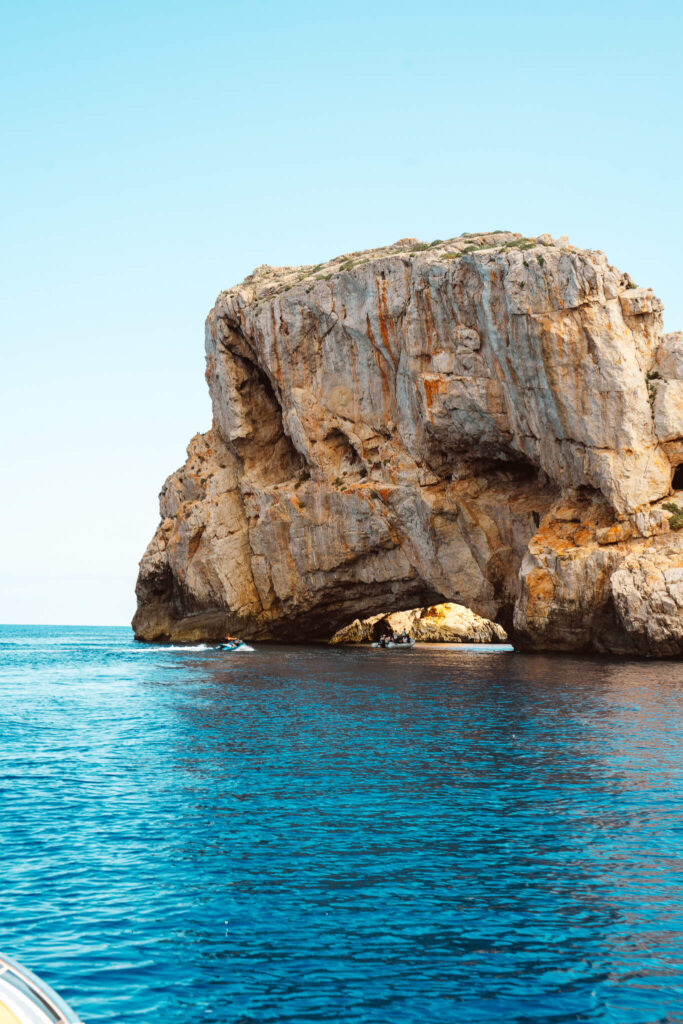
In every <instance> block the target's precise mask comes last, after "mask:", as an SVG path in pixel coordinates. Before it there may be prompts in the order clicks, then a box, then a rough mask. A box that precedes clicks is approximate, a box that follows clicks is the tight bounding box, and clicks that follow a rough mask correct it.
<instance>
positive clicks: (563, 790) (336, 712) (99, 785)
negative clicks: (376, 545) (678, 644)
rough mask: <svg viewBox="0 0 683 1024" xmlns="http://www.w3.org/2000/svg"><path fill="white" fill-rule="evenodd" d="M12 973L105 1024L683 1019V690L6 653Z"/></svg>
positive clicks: (103, 645) (318, 655) (424, 661)
mask: <svg viewBox="0 0 683 1024" xmlns="http://www.w3.org/2000/svg"><path fill="white" fill-rule="evenodd" d="M0 670H1V671H0V729H1V736H0V740H1V742H0V778H1V790H0V827H1V835H0V867H1V871H2V875H1V877H2V887H1V889H0V894H1V895H0V951H4V952H6V953H9V954H10V955H11V956H14V957H17V958H18V959H20V960H22V961H23V962H24V963H26V965H27V966H29V967H32V968H34V969H35V970H37V971H38V972H39V973H40V974H42V975H43V977H45V979H46V980H47V981H49V982H50V983H51V984H52V985H53V986H54V987H55V988H57V990H58V991H59V992H60V993H61V994H62V995H64V996H65V998H66V999H67V1000H69V1001H70V1002H71V1003H72V1004H73V1006H74V1008H75V1009H77V1010H78V1011H79V1012H80V1013H81V1015H82V1016H83V1018H84V1019H85V1021H86V1022H88V1024H94V1022H105V1021H106V1022H112V1024H113V1022H121V1024H126V1022H131V1024H132V1022H141V1021H144V1022H147V1024H152V1022H163V1024H181V1022H182V1024H193V1022H195V1021H204V1020H206V1021H216V1022H230V1024H233V1022H234V1024H246V1022H258V1024H269V1022H321V1021H334V1022H344V1024H346V1022H368V1024H370V1022H372V1024H379V1022H382V1024H384V1022H386V1024H402V1022H409V1024H418V1022H420V1024H421V1022H429V1021H434V1022H445V1021H454V1022H456V1021H457V1022H475V1024H476V1022H491V1024H493V1022H496V1024H498V1022H519V1024H522V1022H524V1024H529V1022H534V1024H540V1022H548V1024H550V1022H553V1024H559V1022H563V1021H614V1022H616V1024H630V1022H634V1024H636V1022H637V1024H652V1022H655V1021H681V1020H683V890H682V888H681V886H682V883H683V752H682V743H681V738H682V735H683V665H682V664H681V662H678V663H665V664H660V663H654V662H640V663H638V662H622V663H617V662H612V661H600V660H588V659H584V658H572V657H560V656H554V657H545V656H517V655H513V656H509V655H508V656H506V655H484V654H481V653H474V654H465V653H463V652H457V651H456V652H454V651H444V650H427V651H424V650H418V649H416V650H415V651H414V652H412V653H411V654H405V653H394V654H392V653H382V652H371V651H367V650H363V651H354V650H349V649H346V650H326V649H324V648H307V649H304V648H277V647H263V648H261V649H259V650H258V651H257V652H256V653H254V654H232V655H230V654H221V653H218V652H216V651H213V650H187V649H186V650H182V649H181V650H178V649H174V648H162V647H148V646H142V645H138V644H135V643H134V641H133V640H132V638H131V634H130V632H129V631H128V630H124V629H85V628H82V629H79V628H56V627H55V628H45V627H40V628H38V627H3V628H2V629H1V630H0Z"/></svg>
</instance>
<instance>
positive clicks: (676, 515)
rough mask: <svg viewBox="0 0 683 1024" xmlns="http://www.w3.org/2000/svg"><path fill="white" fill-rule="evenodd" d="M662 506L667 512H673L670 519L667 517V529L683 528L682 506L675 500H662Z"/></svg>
mask: <svg viewBox="0 0 683 1024" xmlns="http://www.w3.org/2000/svg"><path fill="white" fill-rule="evenodd" d="M662 508H665V509H666V511H667V512H672V513H673V515H672V516H671V519H669V529H670V530H683V508H681V507H680V505H677V504H676V502H675V501H663V502H662Z"/></svg>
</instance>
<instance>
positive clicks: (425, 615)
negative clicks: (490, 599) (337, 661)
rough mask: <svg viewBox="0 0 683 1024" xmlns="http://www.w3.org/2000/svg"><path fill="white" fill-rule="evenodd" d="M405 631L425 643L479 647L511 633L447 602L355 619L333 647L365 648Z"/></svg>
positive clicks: (463, 607)
mask: <svg viewBox="0 0 683 1024" xmlns="http://www.w3.org/2000/svg"><path fill="white" fill-rule="evenodd" d="M403 629H405V630H406V631H407V632H408V633H410V635H411V636H412V637H413V638H414V639H415V640H419V641H420V642H421V643H434V644H436V643H455V644H458V643H475V644H491V643H501V642H503V643H504V642H505V641H506V640H507V638H508V635H507V633H506V632H505V630H504V629H503V627H502V626H499V625H498V623H497V622H491V621H490V620H489V619H484V618H482V617H481V615H477V614H476V613H475V612H473V611H471V610H470V609H469V608H465V606H464V605H461V604H453V603H452V602H448V601H447V602H445V603H444V604H437V605H432V606H431V607H430V608H411V609H410V610H408V611H405V612H392V614H390V615H372V616H371V617H370V618H369V619H363V621H362V622H361V620H360V619H355V620H354V621H353V622H352V623H351V624H350V625H348V626H344V628H343V629H340V630H338V631H337V632H336V633H335V634H334V636H333V637H332V638H331V639H330V643H331V644H362V643H368V642H370V641H372V640H379V638H380V637H381V636H382V635H384V634H390V633H400V632H401V630H403Z"/></svg>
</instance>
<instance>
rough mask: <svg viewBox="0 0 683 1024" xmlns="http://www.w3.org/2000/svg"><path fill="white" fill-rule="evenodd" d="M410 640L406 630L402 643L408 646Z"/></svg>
mask: <svg viewBox="0 0 683 1024" xmlns="http://www.w3.org/2000/svg"><path fill="white" fill-rule="evenodd" d="M409 640H410V637H409V636H408V634H407V633H406V631H405V629H404V630H403V632H402V633H401V643H402V644H407V643H408V642H409Z"/></svg>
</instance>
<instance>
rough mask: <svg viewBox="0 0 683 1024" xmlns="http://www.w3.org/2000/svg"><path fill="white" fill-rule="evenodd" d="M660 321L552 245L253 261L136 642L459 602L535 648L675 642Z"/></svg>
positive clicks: (677, 351)
mask: <svg viewBox="0 0 683 1024" xmlns="http://www.w3.org/2000/svg"><path fill="white" fill-rule="evenodd" d="M661 309H662V307H661V303H660V302H659V300H658V299H657V298H656V297H655V296H654V295H653V294H652V292H651V291H650V290H649V289H646V288H637V287H635V286H634V284H633V282H632V281H631V279H630V278H629V277H628V275H626V274H622V273H620V272H619V271H618V270H616V269H615V268H614V267H612V266H610V264H609V263H608V262H607V259H606V258H605V256H604V255H603V254H602V253H601V252H591V251H582V250H579V249H576V248H574V247H573V246H571V245H569V244H568V243H567V241H566V239H561V240H559V241H553V240H552V239H551V238H550V237H549V236H541V237H540V238H538V239H524V238H522V237H521V236H519V235H513V234H509V233H505V232H497V233H492V234H488V235H476V236H474V235H469V236H463V237H461V238H457V239H453V240H450V241H449V242H438V243H433V244H432V245H430V246H425V245H420V244H418V243H416V242H415V241H414V240H411V239H404V240H402V241H400V242H398V243H396V244H395V245H393V246H389V247H387V248H385V249H380V250H374V251H372V252H365V253H353V254H350V255H346V256H343V257H339V258H338V259H337V260H334V261H331V262H330V263H328V264H324V265H321V266H316V267H303V268H279V269H277V268H270V267H260V268H258V269H257V270H255V271H254V273H253V274H252V275H251V276H250V277H248V278H247V279H246V280H245V281H244V282H243V283H242V284H241V285H239V286H237V287H235V288H232V289H230V290H229V291H227V292H223V293H222V294H221V295H220V296H219V298H218V300H217V302H216V305H215V307H214V309H213V310H212V311H211V313H210V314H209V317H208V319H207V325H206V358H207V368H206V375H207V380H208V383H209V389H210V392H211V398H212V403H213V426H212V428H211V430H209V431H208V433H206V434H203V435H198V436H196V437H195V438H193V440H192V441H191V443H190V446H189V448H188V460H187V462H186V464H185V466H183V467H182V469H180V470H178V472H176V473H174V474H173V475H172V476H171V477H169V479H168V480H167V481H166V484H165V485H164V488H163V490H162V492H161V499H160V503H161V516H162V521H161V524H160V526H159V528H158V530H157V532H156V534H155V536H154V538H153V540H152V542H151V543H150V545H149V547H148V549H147V551H146V552H145V555H144V557H143V559H142V562H141V564H140V575H139V578H138V585H137V595H138V610H137V612H136V615H135V618H134V621H133V625H134V628H135V632H136V635H137V636H138V637H139V638H140V639H144V640H153V639H175V640H194V639H198V638H215V637H218V636H220V635H221V634H223V633H224V632H226V631H228V630H229V631H231V632H238V633H239V634H240V635H242V636H244V637H245V638H249V639H267V638H270V639H293V640H294V639H297V640H298V639H310V638H315V639H327V638H328V637H330V636H331V635H332V634H333V633H334V632H335V631H336V630H337V629H338V628H339V627H340V626H342V625H343V624H344V623H347V622H349V621H351V620H352V619H354V618H356V617H358V618H362V617H364V616H367V615H371V614H373V613H375V612H377V610H378V609H383V610H384V611H386V612H389V611H392V610H394V609H395V610H400V609H405V608H412V607H416V606H424V605H428V604H434V603H437V602H440V601H444V600H453V601H457V602H459V603H461V604H464V605H467V606H468V607H470V608H472V609H473V610H474V611H475V612H477V613H479V614H481V615H483V616H486V617H487V618H490V619H498V620H500V621H502V622H503V623H504V624H505V626H506V627H513V628H514V632H515V635H516V637H517V638H518V639H521V640H522V641H523V642H525V643H526V644H528V645H529V646H531V647H536V648H539V649H540V648H550V649H565V650H578V649H582V650H583V649H586V650H590V649H592V650H599V651H612V652H619V653H633V652H639V653H651V654H673V653H681V652H683V640H682V639H681V635H680V622H681V616H682V615H683V605H682V604H681V603H680V601H679V597H680V595H679V592H678V590H677V589H676V588H675V587H674V588H673V591H671V592H670V591H669V589H668V587H669V582H670V580H669V575H668V574H669V572H670V570H672V569H673V570H676V569H677V568H678V567H679V565H680V559H681V554H682V553H683V533H680V532H674V531H672V530H670V529H669V526H668V522H669V518H670V513H669V512H667V511H665V510H662V508H661V504H658V503H660V502H661V500H662V499H665V498H666V497H667V496H669V495H671V493H672V481H673V490H675V489H676V488H677V487H680V488H683V480H679V477H680V476H681V474H682V473H683V469H680V470H678V474H677V475H676V477H675V478H674V472H675V469H676V467H677V466H678V465H679V464H681V463H683V415H682V410H681V387H682V386H683V374H682V373H681V367H682V366H683V335H681V334H677V335H666V336H664V337H663V336H662V333H661V330H662V328H661ZM674 498H675V495H674ZM624 574H626V575H624ZM628 580H630V583H629V582H628ZM674 582H675V581H674ZM662 586H663V587H664V588H665V589H666V593H667V594H668V595H669V600H668V601H666V600H663V599H660V596H659V595H663V593H664V591H663V590H662ZM634 593H635V594H637V595H639V599H640V600H641V603H640V604H637V602H636V599H635V598H634V596H633V594H634ZM653 616H654V617H656V618H657V622H658V625H657V627H656V628H655V627H654V626H653V625H652V622H653V620H652V617H653ZM648 623H649V625H648Z"/></svg>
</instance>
